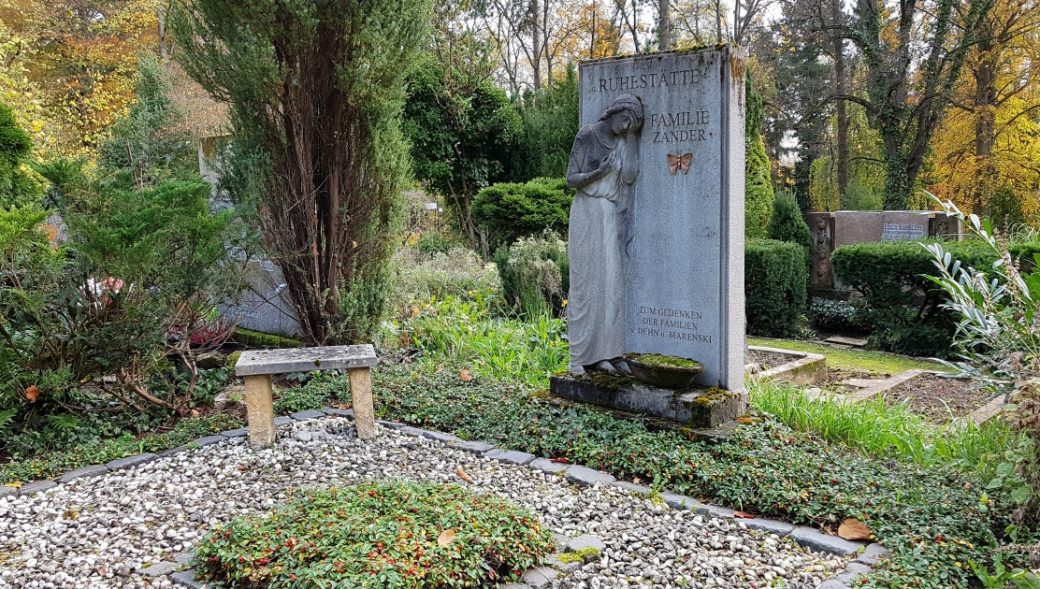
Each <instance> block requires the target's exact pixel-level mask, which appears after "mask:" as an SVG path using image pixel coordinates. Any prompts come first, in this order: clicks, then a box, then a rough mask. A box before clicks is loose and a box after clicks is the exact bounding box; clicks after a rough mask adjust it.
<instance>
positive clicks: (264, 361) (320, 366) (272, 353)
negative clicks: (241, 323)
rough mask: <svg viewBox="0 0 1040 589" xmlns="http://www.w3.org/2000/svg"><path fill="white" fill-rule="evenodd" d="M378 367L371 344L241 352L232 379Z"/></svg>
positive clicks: (377, 359)
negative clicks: (235, 377)
mask: <svg viewBox="0 0 1040 589" xmlns="http://www.w3.org/2000/svg"><path fill="white" fill-rule="evenodd" d="M378 363H379V358H377V357H376V350H375V348H373V347H372V345H371V344H360V345H355V346H324V347H320V348H283V349H278V350H249V351H246V352H242V355H241V356H239V357H238V362H237V363H236V364H235V376H256V375H260V374H285V373H286V372H306V371H308V370H349V369H351V368H370V367H372V366H375V365H376V364H378Z"/></svg>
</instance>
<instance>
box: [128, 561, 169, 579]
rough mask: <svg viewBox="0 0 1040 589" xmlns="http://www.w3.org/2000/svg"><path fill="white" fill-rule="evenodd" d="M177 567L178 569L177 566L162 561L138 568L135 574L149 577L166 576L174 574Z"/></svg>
mask: <svg viewBox="0 0 1040 589" xmlns="http://www.w3.org/2000/svg"><path fill="white" fill-rule="evenodd" d="M178 567H180V565H179V564H177V563H175V562H170V561H168V560H164V561H162V562H157V563H155V564H151V565H149V566H139V567H137V569H136V572H137V573H138V574H141V575H148V576H149V577H158V576H160V575H168V574H170V573H172V572H175V571H176V570H177V568H178Z"/></svg>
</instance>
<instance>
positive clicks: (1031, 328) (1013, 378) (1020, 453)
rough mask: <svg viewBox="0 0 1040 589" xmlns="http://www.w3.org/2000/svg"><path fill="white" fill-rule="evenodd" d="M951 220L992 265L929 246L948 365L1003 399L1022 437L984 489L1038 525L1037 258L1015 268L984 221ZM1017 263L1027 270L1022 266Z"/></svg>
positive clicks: (974, 218)
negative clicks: (952, 347)
mask: <svg viewBox="0 0 1040 589" xmlns="http://www.w3.org/2000/svg"><path fill="white" fill-rule="evenodd" d="M944 207H945V208H946V210H947V211H949V212H952V213H954V214H955V215H957V216H958V217H959V218H960V219H961V220H962V222H964V225H965V226H966V227H968V229H969V230H970V231H972V232H973V233H974V234H975V235H976V236H977V237H978V238H979V243H980V244H981V245H980V249H981V250H982V251H983V252H985V253H986V254H989V257H991V259H992V260H993V261H992V262H991V263H990V264H989V265H988V266H981V265H978V264H972V263H971V262H970V261H969V260H963V259H960V258H959V254H958V252H957V251H956V250H955V249H952V248H950V246H949V245H947V244H942V243H936V244H930V245H929V246H928V248H927V249H928V251H927V253H928V254H929V256H930V257H931V260H932V263H933V265H934V268H935V269H936V270H938V272H937V276H934V277H930V280H931V282H932V284H933V285H935V286H936V287H938V288H940V289H942V291H943V293H944V294H945V295H946V296H947V297H948V298H947V299H946V300H944V301H943V303H942V305H943V308H944V309H946V310H948V311H950V312H952V314H954V316H955V317H956V319H957V324H956V326H957V327H956V337H955V342H956V352H957V355H958V356H959V357H960V360H961V361H959V362H956V363H955V364H954V365H955V366H956V367H957V368H958V369H959V370H960V371H961V372H962V373H964V374H967V375H969V376H971V377H972V378H973V379H975V380H976V381H978V382H980V383H982V384H983V385H985V386H987V387H988V388H990V389H991V390H993V391H995V392H999V393H1001V394H1004V395H1006V397H1007V399H1008V401H1010V402H1011V403H1012V404H1013V407H1014V411H1013V413H1012V414H1011V415H1010V417H1009V418H1008V419H1009V420H1010V423H1011V424H1012V425H1013V426H1014V427H1015V428H1016V429H1018V430H1019V431H1021V432H1023V433H1024V434H1025V439H1024V440H1023V441H1022V443H1020V444H1018V445H1009V446H1008V448H1007V452H1006V453H1004V454H1003V455H1002V456H998V461H999V462H1000V464H999V466H997V476H995V477H994V478H993V479H992V480H991V481H990V483H989V485H988V487H989V488H1002V487H1003V488H1008V489H1010V491H1011V494H1012V497H1013V498H1014V500H1015V501H1016V503H1017V504H1018V510H1017V511H1016V520H1017V521H1018V522H1019V523H1024V524H1029V525H1034V524H1036V523H1037V522H1038V521H1040V329H1038V325H1040V270H1038V269H1037V265H1040V253H1036V252H1035V251H1033V252H1031V253H1032V256H1031V259H1032V261H1033V264H1022V263H1020V261H1019V260H1016V255H1015V254H1014V253H1012V251H1013V249H1014V248H1013V247H1010V246H1009V245H1008V244H1007V243H1004V242H1001V241H999V240H998V239H997V238H996V237H995V235H994V231H993V227H992V225H991V224H990V222H989V221H982V220H980V219H979V218H978V217H977V216H975V215H971V216H970V217H969V216H966V215H964V214H963V213H962V212H961V211H960V210H959V209H957V207H956V206H955V205H953V204H952V203H950V202H947V203H945V204H944ZM1023 266H1028V269H1027V268H1023Z"/></svg>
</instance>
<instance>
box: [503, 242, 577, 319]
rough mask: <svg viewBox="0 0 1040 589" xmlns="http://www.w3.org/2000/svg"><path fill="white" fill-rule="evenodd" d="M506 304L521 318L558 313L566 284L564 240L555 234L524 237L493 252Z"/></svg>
mask: <svg viewBox="0 0 1040 589" xmlns="http://www.w3.org/2000/svg"><path fill="white" fill-rule="evenodd" d="M495 265H496V266H497V267H498V274H499V276H500V277H501V279H502V294H503V295H504V296H505V299H506V303H508V304H509V305H511V306H512V307H513V309H515V310H516V311H517V312H519V313H520V314H521V315H523V316H525V317H538V316H542V315H546V314H553V315H560V314H562V312H563V309H564V307H565V306H566V304H565V301H566V299H567V292H568V288H569V286H570V284H569V283H570V266H569V264H568V259H567V242H565V241H563V240H562V239H560V238H559V236H557V235H556V234H555V233H548V232H547V233H545V234H543V235H542V236H540V237H525V238H523V239H520V240H518V241H517V242H516V243H514V244H513V245H511V246H509V247H508V248H500V249H499V250H498V251H496V252H495Z"/></svg>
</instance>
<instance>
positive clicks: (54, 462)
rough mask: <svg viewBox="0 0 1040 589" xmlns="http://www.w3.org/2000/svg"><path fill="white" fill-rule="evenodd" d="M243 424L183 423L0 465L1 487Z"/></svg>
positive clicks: (223, 417) (221, 420) (225, 420)
mask: <svg viewBox="0 0 1040 589" xmlns="http://www.w3.org/2000/svg"><path fill="white" fill-rule="evenodd" d="M241 426H242V422H241V421H240V420H239V419H238V418H235V417H232V416H230V415H227V414H224V413H218V414H214V415H209V416H206V417H195V418H188V419H182V420H180V421H178V422H177V425H175V426H174V427H173V429H171V430H170V431H167V432H163V433H152V434H146V435H143V436H139V437H134V436H132V435H130V434H123V435H121V436H118V437H115V438H106V439H95V440H91V441H89V442H85V443H83V444H81V445H79V446H75V447H73V448H70V449H68V450H62V451H55V452H47V453H44V454H41V455H39V456H37V457H34V458H29V459H26V460H19V461H15V462H10V463H8V464H2V465H0V484H7V485H10V484H21V483H24V482H28V481H34V480H37V479H48V478H54V477H57V476H59V475H61V474H64V473H65V472H67V471H70V470H75V469H77V468H82V467H84V466H89V465H91V464H104V463H106V462H110V461H112V460H118V459H120V458H126V457H127V456H133V455H135V454H141V453H144V452H162V451H164V450H169V449H171V448H176V447H177V446H182V445H184V444H187V443H188V442H191V441H192V440H195V439H196V438H199V437H201V436H205V435H208V434H212V433H216V432H220V431H224V430H228V429H235V428H237V427H241Z"/></svg>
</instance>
